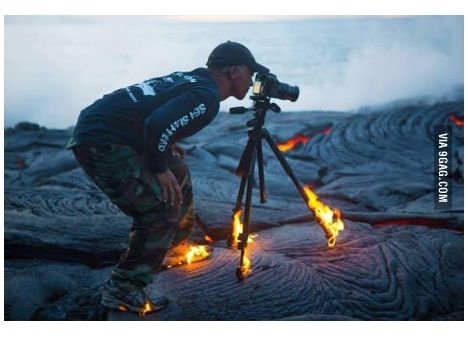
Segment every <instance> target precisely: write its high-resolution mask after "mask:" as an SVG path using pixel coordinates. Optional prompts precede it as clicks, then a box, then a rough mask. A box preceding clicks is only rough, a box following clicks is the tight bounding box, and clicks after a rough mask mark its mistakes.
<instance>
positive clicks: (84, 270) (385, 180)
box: [4, 101, 464, 320]
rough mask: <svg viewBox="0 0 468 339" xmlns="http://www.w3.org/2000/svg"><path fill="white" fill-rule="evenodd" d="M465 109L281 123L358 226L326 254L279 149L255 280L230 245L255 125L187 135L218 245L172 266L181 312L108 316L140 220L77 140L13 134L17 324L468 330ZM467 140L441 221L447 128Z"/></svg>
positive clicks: (313, 174) (10, 256) (222, 123)
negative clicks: (465, 324)
mask: <svg viewBox="0 0 468 339" xmlns="http://www.w3.org/2000/svg"><path fill="white" fill-rule="evenodd" d="M452 115H455V116H456V117H458V118H460V119H463V101H460V102H445V103H439V104H434V105H424V104H417V105H411V104H407V105H399V106H392V107H390V106H388V107H387V108H381V109H379V110H376V111H366V112H365V113H360V114H348V113H340V112H303V113H302V112H301V113H282V114H273V113H270V114H269V116H267V123H266V127H267V128H268V129H269V131H270V133H271V134H272V136H273V137H274V138H275V140H276V141H278V142H283V141H285V140H287V139H289V138H292V137H294V136H296V135H298V134H302V135H305V136H306V137H309V138H310V140H309V141H308V142H307V143H306V144H299V145H298V146H296V147H295V148H294V149H292V150H291V151H289V152H287V153H285V156H286V158H287V160H288V162H289V163H290V164H291V166H292V168H293V170H294V172H295V174H296V175H297V177H298V178H299V179H300V180H301V181H302V182H303V183H307V184H310V185H311V186H312V187H313V188H314V190H315V192H316V193H317V194H318V195H319V196H320V198H321V199H322V200H323V201H324V202H325V203H326V204H328V205H330V206H331V207H336V208H338V209H340V210H341V212H342V217H343V219H344V222H345V231H344V232H342V233H341V234H340V236H339V237H338V242H337V245H336V246H335V247H334V248H328V247H327V246H326V239H325V238H324V235H323V232H322V230H321V228H320V227H319V226H318V225H317V223H316V222H315V221H314V220H313V219H312V218H311V214H310V213H309V211H308V209H307V207H306V206H305V204H304V202H303V201H302V200H301V198H300V196H299V194H298V193H297V191H295V188H294V186H293V185H292V183H291V182H290V180H289V179H288V177H287V176H286V175H285V174H284V173H283V169H282V168H281V166H280V164H279V163H278V162H277V160H276V158H275V157H274V155H273V153H272V152H271V151H270V149H269V148H268V147H267V145H266V143H265V144H264V145H265V147H264V158H265V172H266V186H267V191H268V202H267V204H264V205H263V204H260V203H259V198H258V197H259V194H258V185H256V186H255V189H254V200H253V211H252V218H251V219H252V225H251V228H252V230H253V231H254V232H256V233H258V237H257V238H256V239H255V242H254V244H253V245H252V248H251V259H252V264H253V273H252V274H251V275H250V276H248V277H247V279H245V280H244V281H243V282H242V283H239V282H237V279H236V276H235V273H234V272H235V268H236V266H237V265H238V260H239V253H238V252H237V251H235V250H232V249H229V248H227V247H226V246H225V241H224V239H225V238H226V236H227V235H228V234H229V232H230V224H231V220H230V218H231V213H232V208H233V207H234V203H235V198H236V194H237V190H238V185H239V181H240V180H239V178H238V177H236V176H235V175H233V174H232V172H233V170H234V169H235V167H236V166H237V163H238V160H239V158H240V155H241V153H242V150H243V148H244V146H245V144H246V142H247V133H246V126H245V123H246V121H247V119H248V116H229V115H227V114H224V113H220V114H219V116H218V117H217V119H216V120H215V121H214V122H213V123H212V124H211V125H210V126H208V127H207V128H206V129H204V130H203V131H202V132H201V133H199V134H197V135H195V136H193V137H191V138H190V139H186V140H184V142H183V143H182V144H181V145H182V146H183V147H184V148H185V149H186V151H187V163H188V165H189V168H190V170H191V174H192V181H193V187H194V194H195V207H196V213H197V215H198V217H199V218H198V221H199V222H198V223H197V227H196V231H195V233H194V235H193V237H192V238H193V239H194V240H197V241H200V242H203V241H204V236H205V235H206V234H208V235H209V236H210V237H211V238H213V239H215V240H216V242H215V243H213V246H214V247H215V252H214V255H213V258H212V259H211V260H208V261H204V262H200V263H196V264H192V265H189V266H182V267H178V268H173V269H169V270H165V271H162V272H160V273H158V274H157V275H156V276H155V280H154V283H153V284H152V285H151V286H149V287H148V291H149V293H150V294H151V293H164V294H166V295H167V296H168V297H169V298H170V299H171V304H170V306H169V307H168V308H167V309H165V310H163V311H161V312H158V313H154V314H151V315H146V317H145V318H138V317H137V316H135V315H133V314H129V313H111V314H106V313H105V312H104V310H102V309H101V308H100V307H99V306H98V302H99V291H100V287H101V285H102V283H103V282H104V281H105V280H106V278H107V277H108V275H109V273H110V270H111V268H112V265H113V264H114V263H115V261H116V260H117V258H118V256H119V255H120V253H121V251H122V250H123V249H124V248H125V246H126V241H127V238H128V231H129V227H130V224H131V219H130V218H129V217H127V216H126V215H124V214H123V213H122V212H120V211H119V210H118V209H117V208H116V207H115V206H114V205H113V204H112V203H111V202H110V200H108V199H107V198H106V196H105V195H104V194H103V193H101V192H100V191H99V189H97V187H96V186H95V185H94V184H93V183H92V182H91V181H90V180H89V179H88V178H87V177H86V176H85V174H84V173H83V171H82V170H81V168H79V167H78V164H77V162H76V161H75V159H74V157H73V154H72V153H71V152H70V151H68V150H65V149H64V145H65V144H66V142H67V140H68V138H69V136H70V134H71V131H72V129H67V130H50V129H46V128H43V127H40V126H38V125H37V124H31V123H21V124H18V125H17V126H16V127H15V128H8V129H5V174H4V179H5V180H4V182H5V192H4V193H5V195H4V196H5V205H4V208H5V212H4V216H5V230H4V235H5V319H18V320H19V319H25V320H26V319H51V320H52V319H103V318H106V317H108V318H109V319H115V320H127V319H128V320H134V319H146V320H271V319H283V320H315V319H317V320H325V319H329V320H351V319H365V320H381V319H440V320H450V319H457V320H461V319H463V293H464V291H463V246H464V243H463V232H464V230H463V220H464V216H463V181H464V178H463V166H464V165H463V159H464V157H463V126H457V125H456V124H455V123H454V121H453V120H452V119H453V118H451V116H452ZM440 124H448V125H451V126H452V129H453V172H454V174H453V204H452V210H451V211H436V210H434V186H433V181H434V177H433V175H434V174H433V171H434V159H433V152H434V137H435V136H434V135H433V130H434V126H435V125H440Z"/></svg>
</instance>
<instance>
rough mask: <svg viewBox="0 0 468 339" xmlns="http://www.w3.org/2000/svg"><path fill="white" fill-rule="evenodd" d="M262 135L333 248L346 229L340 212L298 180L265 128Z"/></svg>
mask: <svg viewBox="0 0 468 339" xmlns="http://www.w3.org/2000/svg"><path fill="white" fill-rule="evenodd" d="M262 135H263V137H264V138H265V140H266V141H267V142H268V144H269V145H270V147H271V149H272V150H273V152H274V153H275V155H276V158H278V160H279V162H280V164H281V166H282V167H283V169H284V170H285V172H286V174H287V175H288V176H289V177H290V178H291V180H292V182H293V184H294V186H296V188H297V190H298V192H299V194H300V195H301V197H302V199H303V200H304V201H305V203H306V204H307V206H308V207H309V209H310V210H311V211H312V212H313V213H314V215H315V218H316V219H317V221H318V223H319V225H320V226H321V227H322V229H323V231H324V232H325V237H326V238H327V242H328V246H329V247H333V246H334V245H335V243H336V237H337V236H338V233H339V231H341V230H343V229H344V224H343V222H342V221H341V218H340V211H339V210H338V209H334V210H333V211H332V210H331V209H330V207H328V206H327V205H325V204H324V203H323V202H321V201H319V200H318V197H317V195H316V194H315V193H314V192H313V191H312V190H311V188H310V187H308V186H304V185H302V184H301V183H300V182H299V180H297V178H296V176H295V175H294V173H293V171H292V169H291V166H289V164H288V162H287V161H286V159H285V158H284V156H283V154H282V153H281V151H280V150H279V148H278V146H277V145H276V144H275V142H274V141H273V138H272V137H271V135H270V133H269V132H268V131H267V130H266V129H265V128H264V129H263V134H262Z"/></svg>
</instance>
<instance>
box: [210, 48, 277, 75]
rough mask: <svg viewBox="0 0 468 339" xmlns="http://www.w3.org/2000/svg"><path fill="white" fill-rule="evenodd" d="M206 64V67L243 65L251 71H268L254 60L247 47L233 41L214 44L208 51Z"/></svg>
mask: <svg viewBox="0 0 468 339" xmlns="http://www.w3.org/2000/svg"><path fill="white" fill-rule="evenodd" d="M206 65H207V66H208V67H225V66H236V65H245V66H247V67H248V68H250V70H251V71H252V72H258V73H262V74H267V73H269V72H270V70H269V69H268V68H266V67H265V66H263V65H260V64H259V63H258V62H256V61H255V58H254V57H253V55H252V53H251V52H250V51H249V49H248V48H247V47H245V46H244V45H242V44H240V43H238V42H233V41H227V42H223V43H222V44H220V45H218V46H216V47H215V49H214V50H213V51H212V52H211V53H210V55H209V57H208V61H207V62H206Z"/></svg>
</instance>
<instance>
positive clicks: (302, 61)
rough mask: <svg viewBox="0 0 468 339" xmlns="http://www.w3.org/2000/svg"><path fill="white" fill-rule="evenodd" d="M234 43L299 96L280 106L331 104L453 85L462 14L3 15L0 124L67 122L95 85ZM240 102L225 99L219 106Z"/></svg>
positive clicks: (138, 77)
mask: <svg viewBox="0 0 468 339" xmlns="http://www.w3.org/2000/svg"><path fill="white" fill-rule="evenodd" d="M226 40H234V41H240V42H243V43H244V44H246V45H247V46H248V47H249V48H250V49H251V50H252V52H253V53H254V55H255V57H256V59H257V60H258V61H259V62H261V63H262V64H265V65H266V66H268V67H269V68H270V69H272V70H273V71H274V73H275V74H276V75H278V78H279V79H280V80H281V81H285V82H287V83H290V84H291V85H298V86H299V87H300V89H301V94H300V97H299V100H298V101H297V102H294V103H290V102H279V103H280V105H281V107H282V108H283V111H301V110H319V109H320V110H341V111H352V110H356V109H358V108H359V107H361V106H369V105H378V104H383V103H385V102H390V101H394V100H400V99H406V98H411V97H415V96H425V97H429V98H431V100H434V98H437V97H440V96H441V95H442V94H447V92H450V91H451V90H452V89H453V88H456V87H457V86H458V88H459V87H460V86H463V17H462V16H456V17H454V16H451V17H427V16H424V17H411V18H377V17H370V18H355V17H352V18H347V19H339V18H335V19H330V18H324V19H322V20H316V19H315V20H307V21H294V22H281V21H278V22H268V23H265V22H257V23H245V22H238V23H225V24H224V23H216V24H214V23H206V24H204V23H178V22H177V23H174V22H173V23H168V22H166V21H165V20H163V19H161V18H159V20H158V17H156V18H155V17H6V19H5V120H4V122H5V126H12V125H14V124H15V123H17V122H19V121H22V120H26V121H31V122H37V123H39V124H41V125H44V126H47V127H53V128H66V127H69V126H71V125H73V124H74V123H75V122H76V118H77V116H78V114H79V112H80V111H81V109H83V108H84V107H86V106H88V105H89V104H91V103H92V102H93V101H94V100H96V99H98V98H99V97H101V96H102V95H103V94H105V93H109V92H111V91H113V90H115V89H117V88H121V87H123V86H126V85H128V84H132V83H137V82H140V81H142V80H144V79H148V78H150V77H154V76H160V75H164V74H167V73H170V72H172V71H176V70H178V71H184V70H190V69H193V68H195V67H200V66H203V64H204V62H205V60H206V56H207V55H208V53H209V52H210V51H211V49H212V48H213V47H214V46H215V45H216V44H218V43H219V42H222V41H226ZM239 105H250V101H249V100H248V99H245V100H244V101H242V102H239V101H237V100H235V99H232V98H231V99H228V100H226V101H223V102H222V103H221V110H227V109H228V108H229V107H232V106H239Z"/></svg>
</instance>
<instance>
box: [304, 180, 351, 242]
mask: <svg viewBox="0 0 468 339" xmlns="http://www.w3.org/2000/svg"><path fill="white" fill-rule="evenodd" d="M304 192H305V194H306V195H307V198H308V199H309V200H308V205H309V209H310V210H311V211H312V212H314V214H315V218H316V219H317V221H318V222H319V224H320V225H321V226H322V228H323V230H324V231H325V234H326V236H327V240H328V247H333V246H335V244H336V238H337V237H338V233H339V232H340V231H342V230H343V229H344V224H343V221H342V220H341V218H340V214H341V213H340V210H338V209H336V208H335V209H333V210H332V209H331V208H330V207H328V206H327V205H325V204H324V203H323V202H321V201H320V200H319V199H318V196H317V195H316V194H315V193H314V192H313V191H312V189H311V188H310V187H309V186H304Z"/></svg>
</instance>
